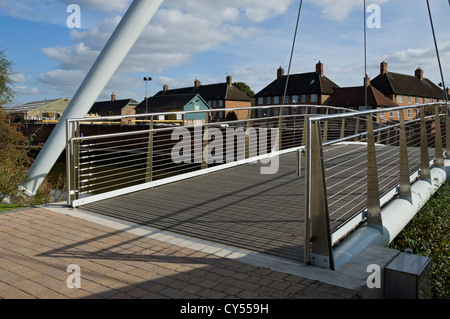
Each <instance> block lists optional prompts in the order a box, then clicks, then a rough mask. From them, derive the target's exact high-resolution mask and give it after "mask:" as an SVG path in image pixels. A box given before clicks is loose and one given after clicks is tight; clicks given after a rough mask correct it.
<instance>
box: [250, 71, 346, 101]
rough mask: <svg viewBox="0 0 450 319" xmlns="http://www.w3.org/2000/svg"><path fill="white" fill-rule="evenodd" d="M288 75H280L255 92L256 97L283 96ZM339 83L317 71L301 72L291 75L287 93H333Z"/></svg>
mask: <svg viewBox="0 0 450 319" xmlns="http://www.w3.org/2000/svg"><path fill="white" fill-rule="evenodd" d="M286 80H287V75H283V76H280V77H279V78H277V79H276V80H274V81H273V82H272V83H270V84H269V85H268V86H266V87H265V88H264V89H262V90H261V91H259V92H258V93H257V94H255V97H256V98H258V97H265V96H283V95H284V90H285V86H286ZM338 87H339V85H337V84H336V83H334V82H333V81H331V80H330V79H328V78H327V77H326V76H324V75H320V74H319V73H317V72H309V73H299V74H291V75H289V81H288V87H287V90H286V95H300V94H330V95H331V94H333V93H334V89H335V88H338Z"/></svg>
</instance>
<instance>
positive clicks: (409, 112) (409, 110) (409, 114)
mask: <svg viewBox="0 0 450 319" xmlns="http://www.w3.org/2000/svg"><path fill="white" fill-rule="evenodd" d="M408 118H409V119H410V118H411V109H408Z"/></svg>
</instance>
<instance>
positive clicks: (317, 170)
mask: <svg viewBox="0 0 450 319" xmlns="http://www.w3.org/2000/svg"><path fill="white" fill-rule="evenodd" d="M308 126H309V127H308V138H307V147H306V150H307V156H306V167H307V174H306V184H305V187H306V193H305V194H306V201H305V205H306V209H305V214H306V215H305V261H306V262H308V261H309V262H310V263H311V264H312V265H314V266H317V267H322V268H327V269H334V262H333V255H332V244H331V233H330V222H329V212H328V200H327V192H326V184H325V170H324V163H323V150H322V141H321V136H320V123H319V122H314V123H311V122H310V121H308ZM309 223H310V225H309Z"/></svg>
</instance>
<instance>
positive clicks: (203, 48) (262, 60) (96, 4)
mask: <svg viewBox="0 0 450 319" xmlns="http://www.w3.org/2000/svg"><path fill="white" fill-rule="evenodd" d="M366 2H367V5H369V4H378V5H379V8H380V13H381V15H380V18H381V28H368V29H367V41H368V42H367V49H368V51H367V71H368V72H367V73H368V75H369V77H371V78H374V77H375V76H377V75H378V72H379V64H380V62H381V61H383V60H385V61H387V62H388V70H389V71H393V72H399V73H405V74H411V75H413V74H414V70H415V69H416V68H417V67H419V66H420V67H421V68H422V69H423V70H424V76H425V77H427V78H429V79H430V80H432V81H433V82H434V83H436V84H438V83H439V82H441V78H440V73H439V69H438V64H437V59H436V53H435V49H434V42H433V38H432V33H431V27H430V23H429V19H428V12H427V6H426V1H425V0H373V1H372V0H367V1H366ZM71 3H74V4H78V5H79V6H80V8H81V28H80V29H70V28H68V26H67V24H66V20H67V18H68V17H69V15H70V14H71V13H68V12H67V7H68V5H69V4H71ZM130 3H131V1H130V0H46V1H42V0H0V49H6V55H7V57H8V59H9V60H12V61H13V62H14V71H15V74H14V76H13V79H14V81H15V87H14V90H15V92H16V99H15V101H14V104H21V103H26V102H30V101H36V100H42V99H52V98H59V97H69V98H71V97H72V96H73V94H74V93H75V91H76V90H77V89H78V87H79V85H80V84H81V81H82V80H83V78H84V76H85V75H86V74H87V72H88V71H89V69H90V67H91V66H92V64H93V63H94V61H95V59H96V57H97V56H98V54H99V53H100V52H101V49H102V48H103V45H104V44H105V43H106V41H107V40H108V38H109V36H110V35H111V34H112V32H113V31H114V28H115V26H116V25H117V24H118V23H119V21H120V18H121V16H122V15H123V14H124V13H125V12H126V9H127V8H128V6H129V4H130ZM299 3H300V1H299V0H277V1H273V0H228V1H212V0H165V1H164V2H163V4H162V6H161V8H160V9H159V10H158V12H157V13H156V15H155V16H154V18H153V19H152V21H151V22H150V24H149V25H148V26H147V28H146V29H145V31H144V32H143V34H142V35H141V37H140V38H139V40H138V41H137V43H136V45H135V46H134V47H133V49H132V50H131V51H130V53H129V54H128V56H127V57H126V59H125V60H124V61H123V63H122V65H121V66H120V68H119V69H118V70H117V72H116V74H115V75H114V76H113V78H112V79H111V80H110V82H109V83H108V85H107V86H106V88H105V90H104V91H103V93H102V94H101V95H100V96H99V98H98V100H104V99H108V98H109V97H110V95H111V92H115V94H116V96H117V98H119V99H120V98H134V99H136V100H138V101H141V100H142V99H143V98H144V95H145V83H144V82H143V80H142V78H143V77H144V76H151V77H152V78H153V80H152V81H151V82H149V84H148V92H149V95H153V94H155V93H156V92H158V91H159V90H161V89H162V86H163V85H164V84H167V85H168V86H169V88H178V87H184V86H192V85H193V83H194V80H195V79H199V80H200V81H201V83H202V84H210V83H218V82H224V81H225V78H226V76H227V75H232V76H233V81H241V82H245V83H247V84H248V85H249V86H250V87H251V88H252V89H253V91H255V92H258V91H259V90H261V89H262V88H263V87H264V86H265V85H267V84H268V83H270V82H271V81H273V80H274V79H275V77H276V69H277V68H278V67H279V66H283V67H284V68H285V70H286V71H287V67H288V63H289V55H290V51H291V45H292V39H293V34H294V28H295V22H296V18H297V10H298V6H299ZM430 6H431V10H432V15H433V22H434V25H435V30H436V36H437V41H438V44H439V51H440V56H441V63H442V66H443V71H444V76H445V81H446V84H447V86H450V23H449V22H448V21H449V17H450V6H449V3H448V1H447V0H430ZM363 12H364V11H363V0H304V1H303V7H302V13H301V17H300V25H299V31H298V35H297V39H296V47H295V51H294V56H293V60H292V67H291V73H300V72H311V71H314V69H315V64H316V63H317V62H318V61H319V60H320V61H321V62H322V63H323V64H324V72H325V75H326V76H328V77H329V78H330V79H331V80H333V81H334V82H336V83H337V84H338V85H340V86H357V85H362V79H363V77H364V55H363V54H364V51H363V21H364V20H363ZM370 14H371V13H367V17H369V16H370Z"/></svg>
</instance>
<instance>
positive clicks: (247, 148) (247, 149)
mask: <svg viewBox="0 0 450 319" xmlns="http://www.w3.org/2000/svg"><path fill="white" fill-rule="evenodd" d="M251 118H252V111H251V110H248V119H247V122H246V124H245V152H244V157H245V158H246V159H247V158H249V157H250V125H251V124H250V123H251V121H250V120H251Z"/></svg>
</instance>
